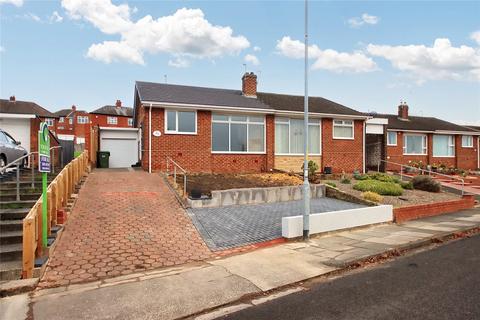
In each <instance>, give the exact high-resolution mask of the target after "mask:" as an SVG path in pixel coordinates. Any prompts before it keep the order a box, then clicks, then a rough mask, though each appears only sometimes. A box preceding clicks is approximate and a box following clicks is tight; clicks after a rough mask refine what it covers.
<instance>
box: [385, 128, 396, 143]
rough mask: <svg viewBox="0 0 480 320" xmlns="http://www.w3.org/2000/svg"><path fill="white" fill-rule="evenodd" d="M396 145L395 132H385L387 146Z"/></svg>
mask: <svg viewBox="0 0 480 320" xmlns="http://www.w3.org/2000/svg"><path fill="white" fill-rule="evenodd" d="M396 145H397V132H396V131H388V132H387V146H396Z"/></svg>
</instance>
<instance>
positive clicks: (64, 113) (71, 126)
mask: <svg viewBox="0 0 480 320" xmlns="http://www.w3.org/2000/svg"><path fill="white" fill-rule="evenodd" d="M55 116H57V117H58V124H57V136H58V138H59V139H60V140H69V141H74V143H75V144H76V145H85V144H86V143H87V140H88V138H89V136H90V115H89V114H88V112H87V111H84V110H77V107H76V106H75V105H73V106H72V107H71V108H70V109H62V110H59V111H57V112H55Z"/></svg>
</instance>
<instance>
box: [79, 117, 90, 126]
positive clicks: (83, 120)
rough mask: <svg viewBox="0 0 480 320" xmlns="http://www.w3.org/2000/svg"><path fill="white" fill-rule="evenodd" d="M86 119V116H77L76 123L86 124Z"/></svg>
mask: <svg viewBox="0 0 480 320" xmlns="http://www.w3.org/2000/svg"><path fill="white" fill-rule="evenodd" d="M88 122H89V121H88V116H77V123H78V124H87V123H88Z"/></svg>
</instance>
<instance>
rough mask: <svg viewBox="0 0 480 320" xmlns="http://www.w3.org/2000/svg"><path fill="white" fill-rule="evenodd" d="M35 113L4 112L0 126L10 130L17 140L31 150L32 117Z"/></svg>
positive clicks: (0, 117) (9, 132)
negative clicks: (12, 113)
mask: <svg viewBox="0 0 480 320" xmlns="http://www.w3.org/2000/svg"><path fill="white" fill-rule="evenodd" d="M31 118H35V116H33V115H31V116H30V115H14V116H9V115H5V114H2V115H1V116H0V128H2V129H3V130H5V131H6V132H8V134H10V135H11V136H12V138H14V139H15V140H16V141H20V142H21V146H22V147H24V148H25V149H26V150H27V151H28V152H30V119H31Z"/></svg>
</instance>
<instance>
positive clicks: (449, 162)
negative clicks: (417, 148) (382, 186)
mask: <svg viewBox="0 0 480 320" xmlns="http://www.w3.org/2000/svg"><path fill="white" fill-rule="evenodd" d="M403 136H404V134H403V132H398V133H397V145H396V146H387V160H388V161H392V162H396V163H401V164H408V163H409V161H417V162H418V161H422V162H423V163H425V164H434V163H435V164H437V165H438V164H445V165H446V166H452V167H456V168H460V169H475V168H477V139H478V137H474V144H473V146H474V147H473V148H463V147H462V135H455V157H434V156H433V134H427V141H428V152H427V153H428V154H427V155H425V156H412V155H404V154H403ZM387 170H394V171H398V170H400V167H399V166H396V165H392V164H388V165H387Z"/></svg>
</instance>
